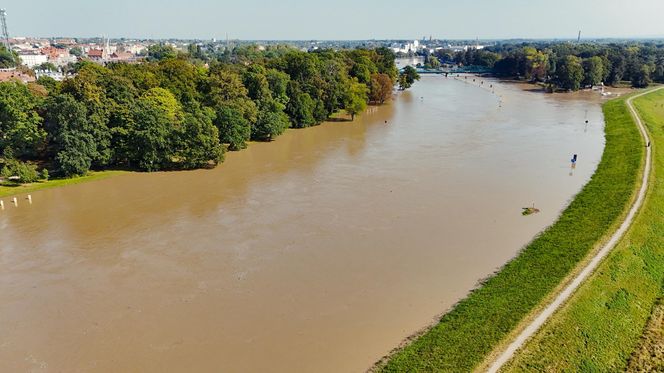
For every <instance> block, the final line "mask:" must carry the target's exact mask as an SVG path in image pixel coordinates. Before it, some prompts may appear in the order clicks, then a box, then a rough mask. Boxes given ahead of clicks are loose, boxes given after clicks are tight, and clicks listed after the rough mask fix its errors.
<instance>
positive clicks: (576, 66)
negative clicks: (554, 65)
mask: <svg viewBox="0 0 664 373" xmlns="http://www.w3.org/2000/svg"><path fill="white" fill-rule="evenodd" d="M556 79H557V81H558V85H559V86H560V87H561V88H563V89H568V90H572V91H577V90H578V89H579V88H580V87H581V82H582V81H583V66H581V59H580V58H579V57H576V56H572V55H570V56H567V57H565V58H564V59H563V61H562V62H561V64H560V66H559V67H558V71H557V75H556Z"/></svg>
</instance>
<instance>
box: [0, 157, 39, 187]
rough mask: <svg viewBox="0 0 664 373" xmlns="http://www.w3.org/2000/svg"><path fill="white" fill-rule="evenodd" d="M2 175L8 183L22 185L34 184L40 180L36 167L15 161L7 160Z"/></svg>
mask: <svg viewBox="0 0 664 373" xmlns="http://www.w3.org/2000/svg"><path fill="white" fill-rule="evenodd" d="M0 173H1V174H2V177H4V178H5V179H7V180H8V181H11V182H17V183H20V184H25V183H33V182H35V181H37V180H39V174H38V173H37V166H36V165H34V164H32V163H25V162H21V161H18V160H15V159H6V160H5V165H4V166H3V167H2V171H1V172H0Z"/></svg>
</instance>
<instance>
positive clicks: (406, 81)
mask: <svg viewBox="0 0 664 373" xmlns="http://www.w3.org/2000/svg"><path fill="white" fill-rule="evenodd" d="M416 80H420V74H418V73H417V70H415V68H414V67H412V66H406V67H404V69H403V71H402V72H401V73H400V74H399V89H400V90H402V91H405V90H406V89H408V88H410V87H412V86H413V83H415V81H416Z"/></svg>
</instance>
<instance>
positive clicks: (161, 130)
mask: <svg viewBox="0 0 664 373" xmlns="http://www.w3.org/2000/svg"><path fill="white" fill-rule="evenodd" d="M133 114H134V118H133V120H132V127H131V128H130V129H129V141H130V149H131V153H130V154H129V161H130V165H131V166H133V167H137V168H138V169H141V170H145V171H158V170H162V169H168V168H171V167H173V164H174V163H175V161H176V159H175V155H176V145H175V140H176V135H175V131H176V130H177V129H178V127H179V126H180V124H181V123H180V122H181V120H182V119H183V116H184V113H183V112H182V109H181V107H180V105H179V103H178V102H177V100H176V98H175V96H174V95H173V94H172V93H171V92H170V91H168V90H166V89H163V88H153V89H151V90H149V91H147V92H145V93H144V94H143V96H142V97H140V98H139V99H138V100H137V102H136V106H135V108H134V112H133Z"/></svg>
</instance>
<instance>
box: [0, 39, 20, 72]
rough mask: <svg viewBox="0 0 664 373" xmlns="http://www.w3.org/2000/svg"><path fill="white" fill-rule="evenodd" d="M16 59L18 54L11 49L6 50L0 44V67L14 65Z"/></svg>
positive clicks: (5, 67)
mask: <svg viewBox="0 0 664 373" xmlns="http://www.w3.org/2000/svg"><path fill="white" fill-rule="evenodd" d="M18 60H19V58H18V56H17V55H16V54H15V53H14V52H13V51H8V50H7V48H5V46H4V45H2V46H0V69H7V68H11V67H16V63H17V61H18Z"/></svg>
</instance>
